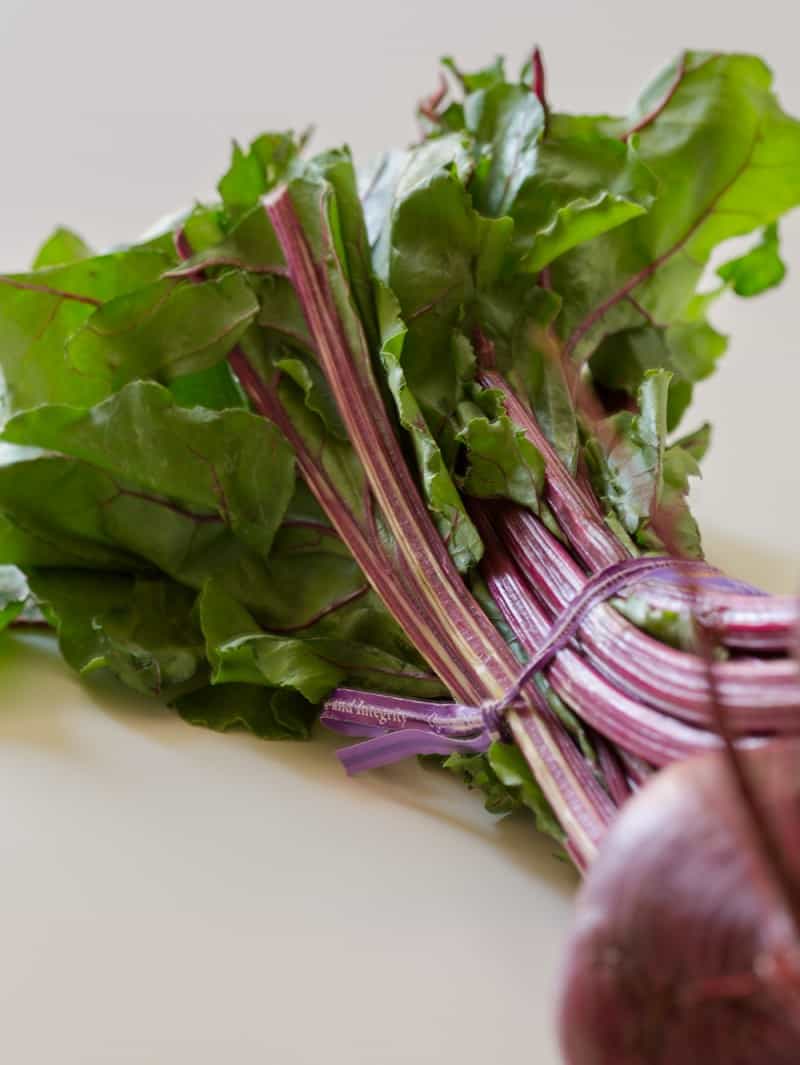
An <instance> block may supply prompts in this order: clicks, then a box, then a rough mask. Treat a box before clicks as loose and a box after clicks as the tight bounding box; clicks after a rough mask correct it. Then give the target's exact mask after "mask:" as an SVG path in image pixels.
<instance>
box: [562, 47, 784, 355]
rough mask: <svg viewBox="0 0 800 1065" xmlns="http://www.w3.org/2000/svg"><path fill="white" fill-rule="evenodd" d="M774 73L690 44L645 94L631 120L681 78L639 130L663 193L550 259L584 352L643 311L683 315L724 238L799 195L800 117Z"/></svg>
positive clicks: (573, 340) (765, 221) (778, 211)
mask: <svg viewBox="0 0 800 1065" xmlns="http://www.w3.org/2000/svg"><path fill="white" fill-rule="evenodd" d="M771 80H772V79H771V75H770V72H769V70H768V69H767V67H766V66H765V65H764V64H763V63H762V62H761V60H759V59H756V58H754V57H752V56H743V55H709V54H704V53H688V54H687V55H686V56H685V57H682V58H681V59H680V60H679V61H677V62H676V63H675V64H673V65H672V66H671V67H670V68H669V70H668V71H667V72H666V75H662V76H660V77H659V79H657V82H656V83H655V88H651V89H649V90H647V91H646V93H645V100H644V102H643V103H642V104H640V106H639V107H638V108H637V109H635V111H634V112H633V114H632V115H631V116H630V117H629V119H628V120H627V122H628V128H629V129H633V128H635V127H636V126H638V125H641V120H642V115H646V114H647V113H648V112H647V107H648V106H651V105H652V101H653V99H654V98H656V97H657V96H658V92H659V91H660V92H662V93H663V92H664V85H665V84H667V85H672V84H673V83H675V84H676V88H675V91H674V92H672V93H671V95H670V97H669V100H668V102H666V105H665V106H664V107H663V108H662V109H660V110H659V113H658V114H657V116H656V117H654V118H653V120H652V121H648V122H647V123H646V124H645V125H644V127H643V128H641V130H640V132H638V133H637V134H636V140H635V144H636V148H637V151H638V153H639V156H640V158H641V160H642V162H643V163H645V164H646V165H647V167H648V168H649V169H650V170H652V171H653V173H654V174H655V176H656V178H657V179H658V182H659V186H658V195H657V197H656V199H655V201H654V202H653V204H652V206H651V207H650V209H649V210H648V212H647V214H645V215H643V216H642V217H641V218H636V219H633V220H632V221H631V222H629V223H628V224H626V225H625V226H622V227H621V228H618V229H615V230H614V231H613V232H611V233H607V234H605V235H603V236H601V237H599V238H597V239H596V240H593V241H591V242H589V243H588V244H586V245H582V246H580V247H578V248H576V249H573V250H572V251H571V252H570V253H568V254H567V255H564V256H562V257H561V258H560V259H558V260H557V261H556V262H554V263H553V264H552V280H553V284H554V286H555V288H556V290H557V291H559V292H560V293H561V295H562V297H563V299H564V310H563V313H562V316H561V320H560V324H559V328H560V332H561V334H562V336H563V337H565V338H566V339H567V340H568V343H569V346H570V349H571V350H573V351H574V353H575V354H577V355H581V356H584V357H585V356H587V355H588V354H590V353H591V351H592V350H593V349H594V347H595V346H596V344H597V342H598V340H599V339H600V337H601V336H604V335H607V334H609V333H612V332H616V331H618V330H619V329H621V328H628V327H630V326H632V325H639V324H641V321H642V317H641V308H643V309H644V312H645V313H646V314H647V315H648V316H649V317H650V318H651V319H655V321H657V322H658V323H660V324H662V325H669V324H671V323H673V322H675V321H677V320H679V319H681V318H682V317H683V316H684V311H685V309H686V307H687V304H688V303H689V302H690V300H691V297H692V295H693V293H694V289H695V287H696V285H697V283H698V281H699V279H700V277H701V274H702V271H703V268H704V266H705V264H706V262H707V261H708V259H709V256H710V255H711V252H712V251H713V250H714V248H715V247H716V246H717V245H718V244H720V243H721V242H722V241H724V240H726V239H728V238H729V237H733V236H739V235H742V234H745V233H749V232H751V231H753V230H755V229H759V228H760V227H762V226H768V225H770V224H771V223H773V222H774V221H775V220H776V219H777V218H779V217H780V215H782V214H783V213H784V212H785V211H787V210H789V209H790V208H791V207H794V206H795V205H797V204H798V203H800V122H797V121H796V120H795V119H792V118H790V117H789V116H787V115H786V114H785V113H784V112H783V111H782V110H781V108H780V107H779V105H778V103H777V101H776V99H775V97H774V95H773V94H772V91H771ZM615 132H619V126H618V127H617V129H616V130H615ZM629 296H633V297H634V300H633V302H632V301H631V299H630V298H629Z"/></svg>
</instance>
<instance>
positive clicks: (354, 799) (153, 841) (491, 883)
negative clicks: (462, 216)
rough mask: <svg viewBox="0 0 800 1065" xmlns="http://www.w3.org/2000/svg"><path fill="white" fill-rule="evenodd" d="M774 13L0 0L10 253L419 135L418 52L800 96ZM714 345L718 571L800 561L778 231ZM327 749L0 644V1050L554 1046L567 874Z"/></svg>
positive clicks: (123, 225)
mask: <svg viewBox="0 0 800 1065" xmlns="http://www.w3.org/2000/svg"><path fill="white" fill-rule="evenodd" d="M791 10H792V9H791V5H789V4H786V3H785V0H762V2H761V3H759V4H758V5H730V4H727V3H723V2H722V0H708V2H706V3H705V4H697V3H696V2H692V3H689V2H686V0H683V2H673V3H670V4H662V5H653V4H642V3H634V2H632V0H631V2H628V0H626V2H624V3H613V2H612V3H610V4H608V5H602V4H599V3H593V2H589V0H586V2H582V3H581V2H575V0H572V2H570V0H562V2H560V3H558V4H552V5H547V6H546V7H545V5H542V4H540V5H536V4H531V3H529V2H523V0H519V2H511V0H493V2H492V3H491V4H487V5H482V6H479V5H477V4H473V5H465V4H462V3H457V2H456V0H445V2H441V3H431V2H430V0H427V2H425V3H422V2H420V0H403V2H400V0H395V2H393V3H391V4H390V3H387V2H386V0H373V2H372V3H356V2H355V0H338V2H337V3H331V4H326V5H319V9H318V10H316V9H315V7H314V6H313V5H309V4H288V3H283V4H280V5H278V4H271V3H261V4H248V3H244V2H243V0H228V2H226V3H225V4H220V5H217V6H215V7H213V8H212V7H210V6H209V7H205V8H204V7H202V6H201V5H197V4H190V3H188V2H185V0H180V2H173V3H170V2H164V0H161V2H158V3H156V2H155V0H136V2H135V3H130V4H128V5H118V4H114V5H109V4H101V3H100V2H99V0H94V2H91V3H87V2H81V0H75V2H73V3H71V4H56V3H42V2H31V0H27V2H23V0H2V3H0V90H2V99H3V102H4V106H3V148H2V168H0V260H1V261H0V266H2V268H4V269H7V268H13V267H16V266H20V265H22V264H24V263H25V262H26V261H27V260H29V258H30V256H31V254H32V252H33V250H34V248H35V246H36V244H37V242H38V240H39V239H40V237H41V236H43V235H44V233H45V232H46V231H47V230H48V228H49V227H50V226H51V225H52V224H54V223H56V222H64V223H69V224H72V225H73V226H75V227H76V228H78V229H79V230H81V231H82V232H83V233H84V234H85V235H86V236H87V237H88V238H89V239H90V240H92V241H93V242H94V243H96V244H97V245H98V246H105V245H108V244H110V243H113V242H114V241H118V240H122V239H125V238H128V237H130V236H131V235H133V234H136V233H137V232H139V231H141V230H142V229H143V228H145V227H146V226H147V225H149V224H150V223H151V222H152V220H153V219H154V218H155V217H157V216H158V215H159V214H161V213H163V212H164V211H165V210H169V209H170V208H173V207H176V206H179V205H181V204H182V203H184V202H186V200H187V198H191V197H192V196H194V195H202V194H203V193H204V192H205V191H206V190H207V189H208V188H209V187H210V186H211V185H212V184H213V181H214V180H215V178H216V177H217V176H218V174H219V173H220V171H221V169H222V168H223V166H224V162H225V157H226V154H227V138H228V137H229V136H230V135H236V136H240V137H242V138H244V137H246V136H248V135H249V134H253V133H255V132H257V131H259V130H260V129H262V128H267V127H270V126H278V127H283V126H289V125H294V126H295V127H300V126H302V125H304V124H305V123H307V122H309V121H314V122H315V123H316V124H317V126H318V131H319V132H318V137H317V141H318V143H319V144H324V143H336V142H337V141H339V140H341V139H343V138H345V137H347V138H348V139H349V140H350V141H351V143H352V145H353V147H354V148H355V149H356V151H357V152H358V153H359V154H360V155H362V156H366V155H367V154H369V153H370V152H372V151H374V150H376V149H378V148H380V147H381V146H382V145H383V144H384V143H385V142H386V139H387V137H388V138H392V137H393V138H396V139H397V140H399V141H402V140H403V139H405V138H407V137H409V136H411V135H412V133H413V124H412V122H411V120H410V103H411V102H412V101H413V100H414V98H415V97H416V96H418V95H421V94H422V93H423V92H425V91H426V90H428V89H429V88H430V87H432V85H433V83H434V80H435V75H434V70H435V59H436V57H437V55H439V54H440V53H442V52H452V53H453V54H455V55H457V56H458V57H459V59H461V60H462V61H463V62H464V63H465V64H471V63H475V62H481V61H483V60H485V59H486V58H487V56H488V55H490V54H491V53H493V52H495V51H504V52H509V53H511V54H512V55H513V56H514V58H515V60H516V59H518V58H521V56H522V51H523V49H524V48H525V47H526V46H527V44H528V42H532V41H533V40H534V39H537V40H538V41H539V42H541V43H542V44H543V45H544V47H545V52H546V55H547V58H548V61H549V67H550V72H551V86H552V94H553V98H554V100H555V102H556V103H557V104H558V105H560V106H564V107H580V108H584V109H585V108H587V107H588V108H596V109H598V110H599V109H609V110H614V109H620V108H622V107H624V106H625V104H626V103H627V102H628V101H629V99H630V97H631V95H632V94H633V92H634V91H635V90H636V89H637V88H638V87H639V86H640V84H641V83H642V82H643V81H644V79H645V78H646V77H647V75H648V74H649V73H650V72H651V71H652V70H653V69H654V68H655V67H657V66H658V65H659V64H661V63H662V62H663V61H664V60H666V59H667V58H669V57H670V56H671V55H672V54H673V53H674V52H675V51H677V50H678V49H679V48H680V47H682V46H685V45H687V44H688V45H696V46H703V45H705V46H708V47H721V48H748V49H753V50H757V51H759V52H762V53H763V54H765V55H766V56H767V57H768V58H770V59H771V61H772V63H773V65H774V66H775V68H776V71H777V75H778V85H779V88H780V90H781V92H782V95H783V98H784V100H785V102H786V104H787V106H789V107H791V108H793V109H794V111H795V112H800V74H799V73H798V68H797V64H796V56H795V52H796V42H797V16H796V14H795V15H792V14H791V13H790V12H791ZM785 246H786V254H787V258H788V259H789V260H790V262H791V263H792V264H793V265H794V267H795V269H794V272H793V275H792V276H791V278H790V280H789V281H788V283H787V285H786V286H785V287H784V289H783V290H781V291H780V292H777V293H774V294H771V295H769V296H767V297H764V298H762V299H760V300H758V301H753V302H750V303H740V304H738V305H736V306H731V304H726V306H725V307H724V308H722V309H721V310H720V313H719V315H718V317H717V323H718V325H719V326H720V327H721V328H723V329H725V330H727V331H731V332H733V333H734V335H735V341H734V343H733V345H732V347H731V350H730V353H729V355H728V356H727V359H726V365H725V367H724V370H723V372H722V373H721V374H720V376H719V379H718V380H716V381H714V382H711V383H709V384H708V385H707V386H706V387H705V388H703V389H702V390H701V393H700V396H699V400H698V404H697V407H696V415H697V417H698V418H699V417H700V416H709V417H711V418H713V419H714V421H716V422H717V423H718V425H719V429H718V433H717V438H716V444H715V448H714V451H713V453H712V455H711V456H710V458H709V459H708V462H707V464H706V478H705V481H704V482H703V484H702V485H701V486H700V487H699V489H698V491H697V493H696V498H697V510H698V513H699V515H700V517H701V519H702V523H703V526H704V528H705V531H706V538H707V543H708V545H709V549H710V553H711V556H712V558H714V559H715V560H718V561H720V562H722V563H724V564H725V565H726V566H727V567H728V568H729V569H731V570H732V571H734V572H736V573H738V574H739V575H741V576H746V577H751V578H754V579H756V580H759V581H761V582H762V583H764V584H765V585H767V586H769V587H771V588H776V589H781V588H782V589H787V590H788V589H792V588H794V587H795V586H796V582H797V578H798V566H797V548H798V543H797V540H798V538H797V534H796V529H797V527H798V523H800V504H799V503H798V477H797V472H796V471H797V467H796V463H797V458H796V450H797V449H796V443H795V440H796V428H795V426H796V423H797V396H798V386H799V385H800V358H798V355H799V354H800V351H799V350H798V349H799V345H798V342H797V326H798V322H797V317H798V316H797V313H796V307H797V305H798V300H800V216H796V217H795V218H794V219H793V220H792V221H791V222H790V223H789V224H788V225H787V226H786V227H785ZM334 746H335V743H334V742H332V741H330V740H328V741H326V742H322V743H320V744H315V745H305V746H302V745H301V746H276V745H267V744H262V743H259V742H257V741H255V740H253V739H251V738H249V737H247V736H229V737H220V736H217V735H214V734H211V733H206V732H202V731H200V730H196V729H191V728H189V727H188V726H185V725H183V724H182V723H181V722H180V721H179V720H177V719H176V718H174V717H172V716H171V715H169V714H167V713H165V712H163V711H162V710H160V708H159V707H157V706H156V705H153V704H151V703H148V702H146V701H144V700H140V699H137V698H134V697H133V696H131V695H128V694H126V693H122V692H119V691H118V690H116V689H114V688H112V687H110V686H105V687H104V686H98V685H93V686H91V687H88V686H83V685H82V684H80V683H79V682H78V681H77V680H76V679H75V678H74V677H72V676H71V675H69V674H68V672H67V671H66V670H65V669H64V668H63V667H62V665H61V664H60V662H59V661H58V660H57V659H56V658H55V657H54V655H53V654H52V652H51V651H50V650H49V649H48V648H47V646H46V644H45V642H44V641H38V640H30V641H27V642H22V641H17V642H12V641H10V640H4V641H3V642H2V643H0V856H1V858H2V870H3V872H2V891H0V942H1V943H2V953H3V963H2V965H0V1016H2V1026H0V1056H2V1060H3V1061H9V1062H13V1063H14V1065H50V1063H51V1062H58V1063H59V1065H122V1063H126V1065H127V1063H136V1065H139V1063H145V1062H146V1063H155V1065H161V1063H164V1065H220V1063H222V1062H224V1063H226V1065H227V1063H230V1065H256V1063H258V1065H321V1063H322V1062H325V1063H326V1065H345V1063H347V1065H411V1063H420V1065H428V1063H431V1065H432V1063H434V1062H435V1063H449V1062H453V1063H458V1065H478V1063H484V1062H487V1061H511V1060H513V1061H530V1062H535V1065H555V1063H556V1061H557V1055H556V1052H555V1049H554V1043H553V1039H552V1033H551V1024H550V1009H551V999H552V993H553V986H554V979H555V973H556V971H557V962H558V957H559V952H560V949H561V946H562V943H563V940H564V936H565V932H566V928H567V922H568V919H569V912H570V901H571V895H572V891H573V887H574V880H573V877H572V875H571V874H570V872H569V870H568V869H567V868H566V867H565V866H563V865H561V864H559V863H558V862H556V861H555V860H554V859H553V858H552V857H551V854H550V848H549V847H548V845H547V843H546V842H545V841H543V840H541V839H537V838H536V837H535V836H534V835H533V833H532V830H531V829H530V827H529V825H528V823H527V822H526V821H525V820H524V819H518V820H513V819H512V820H509V821H503V822H496V821H494V820H493V819H491V818H490V817H489V816H488V815H486V814H484V813H483V811H482V809H481V806H480V803H479V801H478V800H477V799H476V798H475V797H473V796H470V795H468V794H466V793H463V792H462V791H461V790H460V789H459V788H458V786H457V785H456V784H455V783H451V782H450V781H449V780H447V779H444V778H443V777H440V776H438V775H435V774H431V773H425V772H423V771H421V770H419V769H418V768H417V767H416V766H413V765H410V766H405V767H401V768H396V769H392V770H387V771H385V772H383V773H381V774H374V775H372V776H371V777H370V778H369V779H362V780H359V781H358V782H351V781H348V780H347V779H346V778H345V777H344V776H343V774H342V773H341V771H340V769H339V767H338V764H337V763H336V761H335V759H334V758H333V749H334Z"/></svg>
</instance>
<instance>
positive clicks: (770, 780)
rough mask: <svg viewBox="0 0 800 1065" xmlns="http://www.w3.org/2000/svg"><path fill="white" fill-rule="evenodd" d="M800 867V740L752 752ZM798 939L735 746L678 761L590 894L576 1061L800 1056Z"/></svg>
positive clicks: (739, 1060)
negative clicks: (733, 761)
mask: <svg viewBox="0 0 800 1065" xmlns="http://www.w3.org/2000/svg"><path fill="white" fill-rule="evenodd" d="M746 764H747V766H748V769H749V771H750V772H752V773H753V775H754V781H755V784H756V787H757V789H758V793H759V795H760V796H762V801H763V802H764V804H765V806H766V809H767V811H768V812H769V814H770V820H771V823H772V824H773V825H774V826H775V830H776V832H777V836H778V839H779V842H780V844H781V846H782V848H783V849H784V853H786V854H788V855H789V856H790V865H791V869H792V873H793V876H794V877H795V878H796V880H800V745H798V744H795V743H792V744H791V745H782V746H781V747H780V748H779V747H769V748H766V747H765V748H762V749H761V750H760V751H753V752H751V753H749V754H748V756H747V762H746ZM797 957H798V954H797V943H796V937H795V933H794V928H793V925H792V922H791V920H790V919H789V916H788V914H787V911H786V909H785V907H784V906H783V903H782V898H781V896H780V895H779V894H778V892H777V889H776V888H775V886H774V882H773V880H772V878H771V876H770V873H769V871H768V870H767V868H766V866H765V863H764V860H763V857H762V851H761V850H760V849H759V847H758V845H757V841H755V840H754V838H753V835H752V828H751V824H750V821H749V820H748V818H747V814H746V811H745V810H743V808H742V805H741V800H740V798H739V796H738V794H737V793H736V791H735V789H734V785H733V782H732V780H731V778H730V775H729V769H728V766H727V765H726V763H725V761H724V759H723V757H722V756H721V755H717V754H714V755H708V756H703V757H702V758H696V759H690V760H688V761H686V762H683V763H681V764H679V765H675V766H673V767H670V768H669V769H667V770H664V771H662V772H661V773H659V774H657V776H656V777H655V778H654V779H653V780H652V781H651V782H650V783H649V784H648V785H647V787H646V788H644V789H642V791H641V792H639V793H638V794H637V795H636V796H635V797H634V798H633V799H632V800H630V802H629V803H628V804H627V805H626V807H625V808H624V809H623V811H622V812H621V814H620V816H619V818H618V820H617V821H616V823H615V824H614V826H613V827H612V829H611V831H610V832H609V834H608V837H607V838H606V840H605V841H604V843H603V845H602V847H601V850H600V855H599V857H598V858H597V860H596V862H595V864H594V866H593V867H592V869H591V870H590V873H589V875H588V877H587V880H586V882H585V884H584V885H583V888H582V890H581V893H580V895H579V898H578V903H577V908H576V918H575V924H574V928H573V932H572V936H571V940H570V943H569V947H568V950H567V955H566V958H567V960H566V965H565V969H564V973H563V977H562V985H561V998H560V1010H559V1033H560V1039H561V1046H562V1050H563V1053H564V1058H565V1062H566V1063H567V1065H711V1063H717V1062H720V1063H722V1062H724V1063H725V1065H798V1063H799V1062H800V995H798V980H797V973H798V966H797Z"/></svg>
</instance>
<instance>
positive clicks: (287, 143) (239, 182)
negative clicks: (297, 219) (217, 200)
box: [217, 133, 304, 211]
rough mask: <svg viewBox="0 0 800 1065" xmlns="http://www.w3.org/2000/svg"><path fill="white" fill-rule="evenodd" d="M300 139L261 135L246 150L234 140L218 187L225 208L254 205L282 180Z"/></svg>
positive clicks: (299, 143)
mask: <svg viewBox="0 0 800 1065" xmlns="http://www.w3.org/2000/svg"><path fill="white" fill-rule="evenodd" d="M303 140H304V138H300V140H299V141H298V139H297V138H295V136H294V134H293V133H263V134H262V135H261V136H260V137H257V138H256V139H255V140H254V141H253V142H252V143H251V144H250V147H249V148H248V149H247V151H243V150H242V148H241V147H240V145H239V144H237V143H236V141H234V142H233V151H232V157H231V165H230V167H229V168H228V170H227V171H226V173H225V175H224V176H223V177H222V178H221V179H220V181H219V185H218V186H217V187H218V189H219V194H220V196H221V197H222V201H223V203H224V204H225V206H226V207H227V208H229V209H233V210H234V211H241V210H244V209H247V208H250V207H253V206H255V205H256V204H257V203H258V202H259V200H260V199H261V197H262V196H263V195H264V194H265V193H266V192H268V191H269V189H271V188H273V187H274V186H275V185H276V184H277V183H278V182H279V181H281V180H283V178H284V177H285V175H286V172H287V170H288V168H289V166H290V165H291V163H292V162H293V161H294V159H295V158H296V156H297V153H298V151H299V150H300V148H301V147H302V143H303Z"/></svg>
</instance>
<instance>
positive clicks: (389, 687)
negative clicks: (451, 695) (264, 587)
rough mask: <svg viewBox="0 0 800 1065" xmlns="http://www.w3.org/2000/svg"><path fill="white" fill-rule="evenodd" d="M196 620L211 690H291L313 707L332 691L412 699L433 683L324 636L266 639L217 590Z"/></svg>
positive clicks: (368, 648) (383, 655)
mask: <svg viewBox="0 0 800 1065" xmlns="http://www.w3.org/2000/svg"><path fill="white" fill-rule="evenodd" d="M200 619H201V624H202V626H203V632H204V634H205V639H206V648H207V654H208V659H209V661H210V663H211V666H212V669H213V674H212V680H213V683H215V684H229V683H245V684H263V685H266V686H267V687H270V688H275V687H281V688H291V689H293V690H295V691H298V692H299V693H300V694H301V695H302V696H303V698H305V699H307V700H308V701H309V702H312V703H318V702H320V701H321V700H322V699H324V698H325V697H326V696H327V695H328V694H329V693H330V692H331V691H332V690H333V689H334V688H335V687H336V686H337V685H339V684H342V683H343V682H344V681H347V682H348V683H350V684H353V685H355V686H359V685H361V686H364V687H367V688H372V689H378V690H381V691H388V692H394V693H396V694H398V695H400V694H412V693H414V694H417V693H419V691H420V688H421V687H422V686H423V685H425V684H426V683H429V684H430V686H431V688H433V690H434V692H435V693H436V694H438V693H439V692H440V691H441V689H440V686H439V683H438V681H435V680H434V678H433V677H431V676H430V674H426V673H425V672H424V671H423V670H420V669H419V668H418V667H417V666H416V665H413V664H410V663H408V662H407V661H405V660H403V659H401V658H398V657H397V656H395V655H392V654H390V653H388V652H386V651H384V650H382V649H381V648H379V647H375V646H372V645H370V644H366V643H359V642H356V641H354V640H348V639H341V638H337V637H329V636H304V635H297V636H293V635H289V634H278V633H269V632H265V631H264V630H262V629H261V628H260V627H259V626H258V624H257V623H256V621H255V619H254V618H253V617H252V615H251V614H250V613H249V612H248V611H247V610H245V608H244V607H243V606H242V605H241V604H240V603H238V602H237V601H236V600H235V599H233V598H232V597H231V596H230V595H229V594H228V592H227V590H225V589H224V588H223V587H222V585H221V584H219V583H216V582H210V583H209V584H208V585H206V587H205V589H204V591H203V594H202V596H201V600H200Z"/></svg>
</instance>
